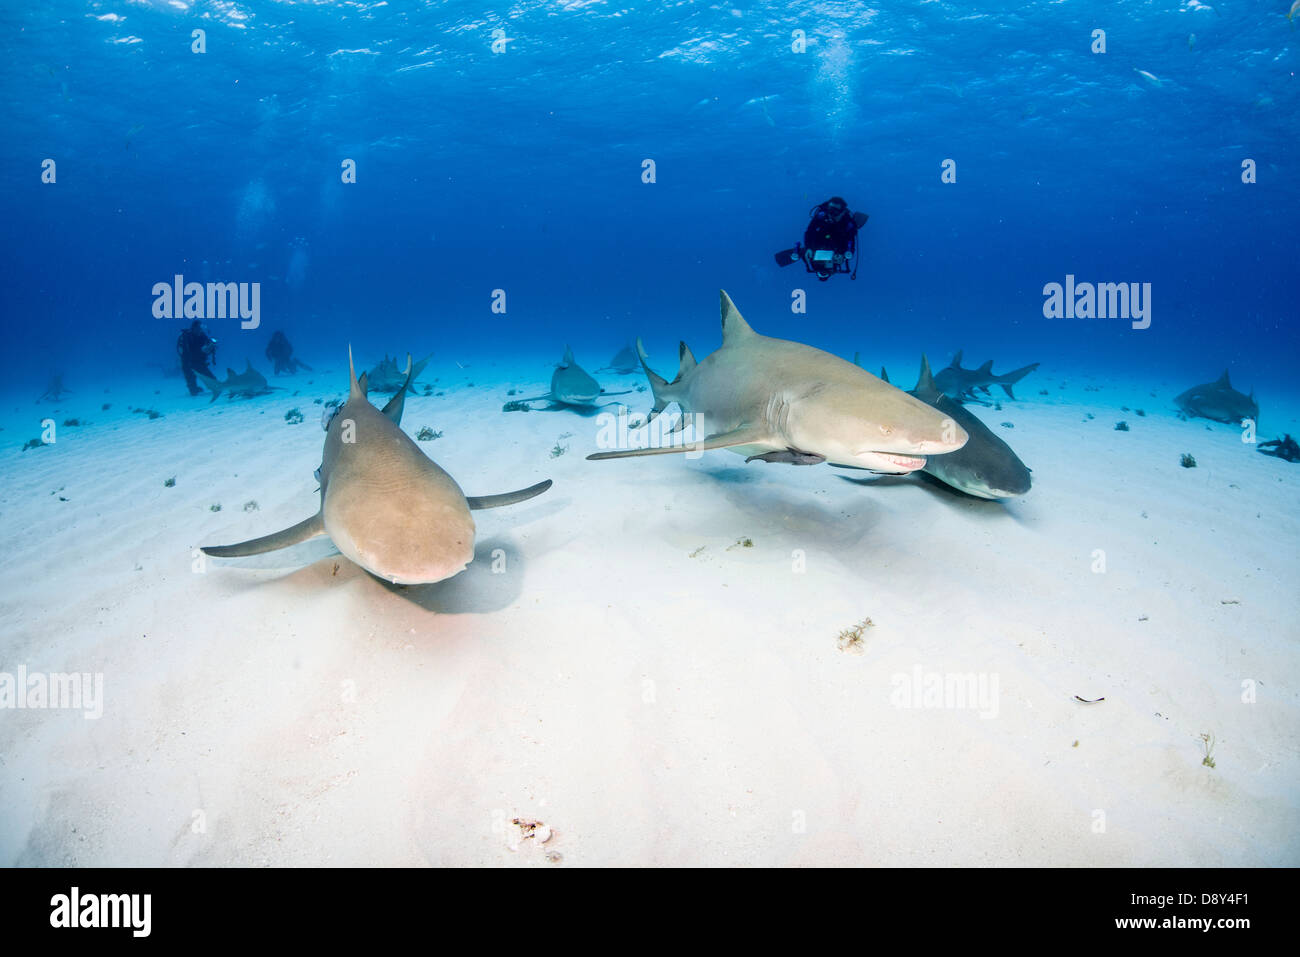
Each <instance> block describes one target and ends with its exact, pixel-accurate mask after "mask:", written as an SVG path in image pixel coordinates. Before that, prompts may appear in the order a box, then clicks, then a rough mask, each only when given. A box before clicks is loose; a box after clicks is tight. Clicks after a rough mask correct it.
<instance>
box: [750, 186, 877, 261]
mask: <svg viewBox="0 0 1300 957" xmlns="http://www.w3.org/2000/svg"><path fill="white" fill-rule="evenodd" d="M808 219H809V222H808V228H807V229H805V230H804V232H803V242H802V243H795V244H794V246H793V247H792V248H790V249H783V250H781V251H780V252H779V253H776V254H775V255H774V257H773V258H774V259H775V260H776V264H777V265H778V266H783V267H784V266H789V265H790V264H791V263H797V262H802V263H803V264H804V269H805V270H806V271H807V272H810V273H814V274H815V275H816V276H817V278H818V279H819V280H821V281H822V282H825V281H826V280H827V279H830V278H831V276H833V275H835V274H836V273H841V272H842V273H848V274H849V278H850V279H857V278H858V262H859V258H860V257H859V256H858V230H860V229H861V228H862V227H863V226H865V225H866V222H867V219H868V217H867V214H866V213H854V212H850V211H849V204H848V203H847V202H845V201H844V199H843V198H842V197H840V196H832V197H831V198H830V199H828V200H826V202H824V203H820V204H819V205H817V206H814V207H813V208H812V209H811V210H809V211H808ZM850 260H852V261H853V267H852V269H850V268H849V261H850Z"/></svg>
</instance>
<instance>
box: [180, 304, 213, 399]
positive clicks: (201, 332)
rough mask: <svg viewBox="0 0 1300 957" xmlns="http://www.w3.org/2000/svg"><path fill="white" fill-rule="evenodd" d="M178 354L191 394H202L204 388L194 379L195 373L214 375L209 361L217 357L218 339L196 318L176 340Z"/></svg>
mask: <svg viewBox="0 0 1300 957" xmlns="http://www.w3.org/2000/svg"><path fill="white" fill-rule="evenodd" d="M176 355H178V356H179V357H180V360H181V372H183V373H184V374H185V385H186V386H188V387H189V390H190V395H202V394H203V390H202V389H200V388H199V385H198V383H197V382H195V381H194V374H195V373H196V372H197V373H198V374H200V375H205V376H208V377H209V378H212V377H213V376H212V370H211V369H209V368H208V363H209V362H211V361H212V360H213V359H214V358H216V355H217V340H216V339H213V338H212V337H211V336H209V335H208V331H207V330H206V329H204V328H203V323H201V322H199V321H198V320H197V319H195V320H194V322H193V324H191V325H190V327H189V328H188V329H186V330H184V331H182V332H181V334H180V338H178V339H177V340H176Z"/></svg>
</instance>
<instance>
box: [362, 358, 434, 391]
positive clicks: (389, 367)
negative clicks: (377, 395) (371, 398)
mask: <svg viewBox="0 0 1300 957" xmlns="http://www.w3.org/2000/svg"><path fill="white" fill-rule="evenodd" d="M432 358H433V353H430V354H429V355H427V356H425V357H424V358H423V359H421V360H420V361H419V362H417V363H416V364H415V368H414V369H413V370H412V371H411V381H412V382H414V381H415V380H416V379H418V378H420V373H421V372H423V371H424V367H425V366H427V365H428V364H429V360H430V359H432ZM405 381H406V373H405V372H403V371H402V370H401V369H399V368H398V367H397V360H396V359H390V358H388V355H387V354H385V355H384V360H383V361H382V362H380V363H379V364H378V365H377V366H375V367H374V368H373V369H371V370H370V372H369V373H367V377H366V384H367V388H368V389H369V390H370V391H371V392H396V391H397V390H398V389H400V388H402V385H403V383H404V382H405Z"/></svg>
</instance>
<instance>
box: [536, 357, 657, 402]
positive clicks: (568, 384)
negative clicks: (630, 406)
mask: <svg viewBox="0 0 1300 957" xmlns="http://www.w3.org/2000/svg"><path fill="white" fill-rule="evenodd" d="M631 391H632V390H631V389H624V390H623V391H622V392H606V391H605V390H604V389H602V388H601V387H600V383H599V382H597V381H596V380H595V379H593V378H592V377H591V376H590V375H589V374H588V373H587V371H586V370H585V369H583V368H582V366H580V365H578V363H577V361H576V360H575V359H574V358H573V349H572V348H570V347H569V346H565V347H564V358H563V359H561V360H560V363H559V365H557V366H556V367H555V372H554V373H553V374H552V375H551V391H550V392H548V393H546V394H545V395H535V396H532V397H531V398H528V399H516V400H515V401H516V402H541V401H543V400H545V401H549V402H555V403H558V404H559V405H571V406H574V407H575V408H579V409H591V408H595V407H596V405H597V403H596V400H597V399H603V398H605V397H606V396H613V395H627V394H628V393H629V392H631Z"/></svg>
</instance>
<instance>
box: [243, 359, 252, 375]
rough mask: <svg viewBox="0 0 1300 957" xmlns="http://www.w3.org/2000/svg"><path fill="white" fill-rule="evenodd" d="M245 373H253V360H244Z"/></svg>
mask: <svg viewBox="0 0 1300 957" xmlns="http://www.w3.org/2000/svg"><path fill="white" fill-rule="evenodd" d="M244 371H245V372H252V371H253V360H252V359H245V360H244Z"/></svg>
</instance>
